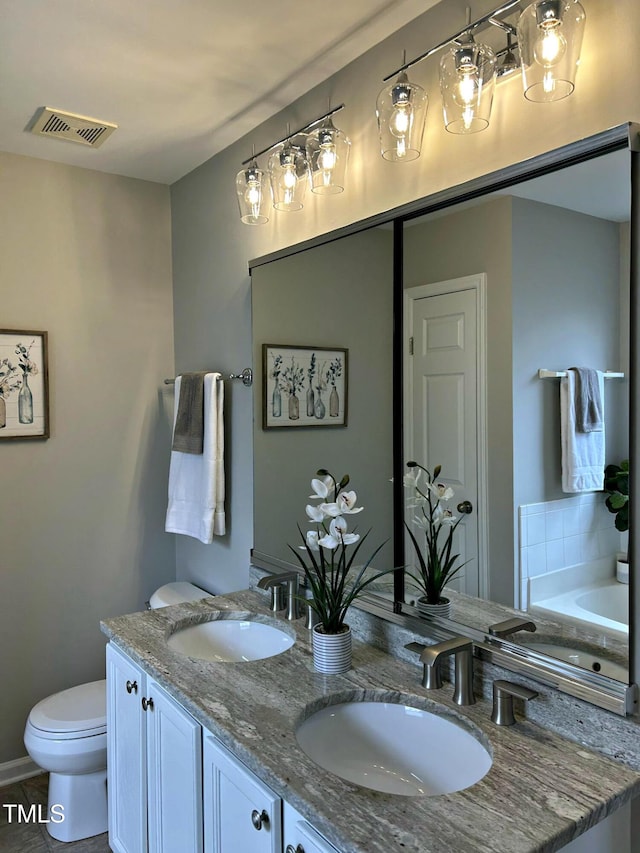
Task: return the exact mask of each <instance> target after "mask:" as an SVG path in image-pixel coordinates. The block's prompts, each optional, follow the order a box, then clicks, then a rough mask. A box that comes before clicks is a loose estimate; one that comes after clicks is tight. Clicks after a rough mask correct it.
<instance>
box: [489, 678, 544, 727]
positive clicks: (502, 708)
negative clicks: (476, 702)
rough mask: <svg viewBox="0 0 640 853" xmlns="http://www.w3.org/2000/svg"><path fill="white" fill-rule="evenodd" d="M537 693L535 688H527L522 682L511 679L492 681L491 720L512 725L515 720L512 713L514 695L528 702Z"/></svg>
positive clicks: (498, 723)
mask: <svg viewBox="0 0 640 853" xmlns="http://www.w3.org/2000/svg"><path fill="white" fill-rule="evenodd" d="M537 695H538V694H537V693H536V691H535V690H529V688H528V687H525V686H524V685H523V684H514V683H513V681H503V680H502V679H498V680H497V681H494V682H493V711H492V713H491V720H492V721H493V722H494V723H495V724H496V725H497V726H512V725H513V724H514V723H515V721H516V718H515V714H514V713H513V699H514V697H516V698H518V699H524V700H525V702H528V701H529V700H531V699H535V698H536V696H537Z"/></svg>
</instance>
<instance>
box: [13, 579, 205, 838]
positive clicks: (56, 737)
mask: <svg viewBox="0 0 640 853" xmlns="http://www.w3.org/2000/svg"><path fill="white" fill-rule="evenodd" d="M208 595H210V593H208V592H205V591H204V590H202V589H199V588H198V587H197V586H194V585H193V584H190V583H186V582H178V583H169V584H165V585H164V586H163V587H160V589H158V590H157V591H156V592H155V593H154V594H153V595H152V596H151V602H150V606H151V608H152V609H155V608H158V607H166V606H168V605H169V604H178V603H180V602H184V601H197V600H198V599H200V598H204V597H205V596H208ZM106 684H107V683H106V681H105V680H104V679H103V680H101V681H92V682H90V683H89V684H80V685H79V686H78V687H71V688H70V689H69V690H63V691H62V692H60V693H54V694H53V695H52V696H48V697H47V698H46V699H43V700H42V701H41V702H38V704H37V705H35V706H34V708H33V709H32V710H31V713H30V714H29V719H28V720H27V724H26V727H25V731H24V745H25V747H26V749H27V752H28V753H29V755H30V756H31V758H32V760H33V761H34V762H35V763H36V764H37V765H38V766H39V767H41V768H42V769H43V770H47V771H48V772H49V806H48V820H49V822H48V823H47V824H46V826H47V830H48V832H49V834H50V835H51V836H52V837H53V838H55V839H57V840H58V841H78V840H80V839H81V838H90V837H91V836H92V835H100V834H101V833H103V832H106V831H107V823H108V819H107V702H106Z"/></svg>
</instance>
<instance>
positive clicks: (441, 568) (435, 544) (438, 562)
mask: <svg viewBox="0 0 640 853" xmlns="http://www.w3.org/2000/svg"><path fill="white" fill-rule="evenodd" d="M407 468H409V472H408V473H407V474H405V477H404V485H405V486H406V487H407V488H408V489H410V490H411V493H412V494H411V497H410V498H409V501H408V506H409V507H410V508H413V509H416V510H419V512H418V514H417V515H415V516H414V518H413V523H414V524H415V526H416V527H418V528H420V530H422V531H423V532H424V538H425V547H424V549H423V548H422V547H421V546H420V544H419V542H418V540H417V538H416V536H415V534H414V533H413V531H412V530H411V528H410V527H409V525H408V524H407V522H406V521H405V527H406V529H407V533H408V534H409V537H410V539H411V542H412V543H413V547H414V550H415V554H416V560H417V567H416V568H415V569H412V568H406V569H405V575H406V576H407V577H408V578H410V581H409V584H410V585H411V586H415V587H416V588H417V589H418V590H419V592H420V593H421V595H420V597H419V598H418V600H417V602H416V607H417V610H418V613H419V614H420V615H421V616H444V617H449V616H450V615H451V601H450V600H449V599H448V598H445V597H444V596H443V594H442V592H443V589H444V587H445V585H446V584H447V583H449V581H451V580H452V579H453V578H454V577H455V576H456V575H457V574H458V572H459V571H460V569H461V568H462V567H463V566H464V565H465V563H461V562H459V560H460V555H459V554H453V553H452V551H453V537H454V534H455V532H456V530H457V528H458V525H459V524H460V522H461V521H462V518H463V515H460V516H457V517H456V516H455V515H454V514H453V512H452V511H451V510H450V509H449V508H448V506H447V504H448V503H449V501H451V500H452V498H453V496H454V491H453V488H452V487H451V486H448V485H446V484H444V483H439V482H438V477H439V476H440V473H441V471H442V466H441V465H436V467H435V468H434V469H433V474H431V472H430V471H428V470H427V469H426V468H424V467H423V466H422V465H419V464H418V463H417V462H407ZM423 475H424V486H423V487H421V485H420V481H421V479H423ZM458 510H459V511H460V512H464V508H463V505H462V504H460V505H459V506H458ZM467 562H468V561H467ZM411 581H413V583H411Z"/></svg>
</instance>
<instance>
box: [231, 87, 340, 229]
mask: <svg viewBox="0 0 640 853" xmlns="http://www.w3.org/2000/svg"><path fill="white" fill-rule="evenodd" d="M343 109H344V104H340V106H337V107H334V108H333V109H330V110H328V111H327V112H326V113H323V114H322V115H321V116H319V117H318V118H316V119H314V120H313V121H310V122H308V123H307V124H305V125H304V126H303V127H301V128H299V129H298V130H296V131H294V132H293V133H291V132H290V129H289V127H288V126H287V135H286V136H285V137H284V138H283V139H280V140H279V141H278V142H273V143H272V144H271V145H269V146H268V147H267V148H263V149H262V150H261V151H258V153H257V154H256V152H255V149H254V152H253V154H252V155H251V157H249V158H248V159H247V160H244V161H243V162H242V169H240V171H239V172H238V174H237V175H236V195H237V198H238V205H239V207H240V219H241V220H242V222H243V223H244V224H245V225H264V223H265V222H268V221H269V217H268V215H267V213H266V211H265V207H266V203H267V185H269V186H270V188H271V201H272V203H273V207H274V208H275V209H276V210H284V211H292V210H302V207H303V205H304V196H305V191H306V188H307V184H310V185H311V189H312V191H313V192H316V193H320V194H325V195H330V194H332V193H340V192H342V191H343V190H344V187H345V171H346V168H347V161H348V159H349V149H350V148H351V142H350V141H349V139H348V138H347V136H346V135H345V134H344V133H343V132H342V131H341V130H338V128H337V127H335V125H334V124H333V122H332V120H331V116H333V115H334V114H335V113H337V112H339V111H340V110H343ZM264 154H269V160H268V165H267V169H261V168H260V167H259V166H258V158H259V157H262V156H263V155H264Z"/></svg>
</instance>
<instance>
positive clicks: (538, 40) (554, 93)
mask: <svg viewBox="0 0 640 853" xmlns="http://www.w3.org/2000/svg"><path fill="white" fill-rule="evenodd" d="M585 20H586V15H585V11H584V9H583V8H582V6H581V5H580V3H579V2H578V0H536V2H535V3H532V4H531V5H530V6H527V8H526V9H525V10H524V12H523V13H522V15H521V16H520V19H519V21H518V46H519V49H520V61H521V66H522V81H523V85H524V96H525V98H527V100H529V101H538V102H548V101H559V100H561V99H562V98H566V97H567V95H570V94H571V93H572V92H573V90H574V88H575V78H576V72H577V69H578V64H579V62H580V47H581V46H582V36H583V33H584V25H585Z"/></svg>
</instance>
